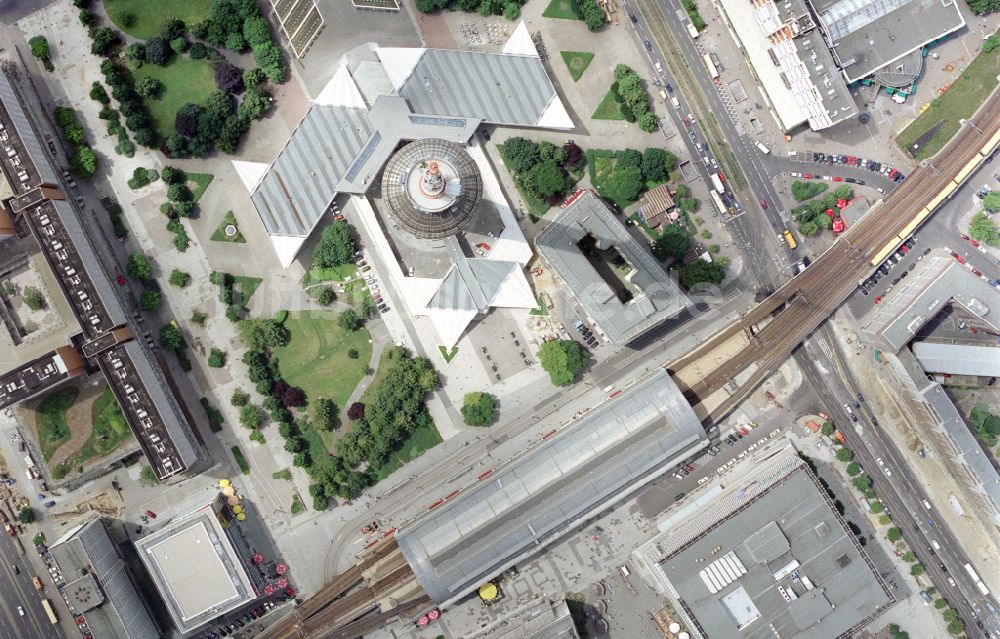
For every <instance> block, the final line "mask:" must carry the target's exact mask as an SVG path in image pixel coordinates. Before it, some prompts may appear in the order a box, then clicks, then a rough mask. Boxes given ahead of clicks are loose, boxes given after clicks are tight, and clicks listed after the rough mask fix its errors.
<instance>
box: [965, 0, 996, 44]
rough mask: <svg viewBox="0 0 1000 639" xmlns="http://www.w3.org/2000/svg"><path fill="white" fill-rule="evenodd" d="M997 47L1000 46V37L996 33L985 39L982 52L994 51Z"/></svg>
mask: <svg viewBox="0 0 1000 639" xmlns="http://www.w3.org/2000/svg"><path fill="white" fill-rule="evenodd" d="M994 1H995V0H994ZM997 4H998V5H1000V3H997ZM970 6H971V3H970ZM997 47H1000V38H998V37H997V36H996V34H994V35H991V36H989V37H988V38H986V39H985V40H983V46H982V49H981V52H982V53H993V52H994V51H996V49H997Z"/></svg>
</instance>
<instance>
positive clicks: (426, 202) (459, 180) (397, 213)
mask: <svg viewBox="0 0 1000 639" xmlns="http://www.w3.org/2000/svg"><path fill="white" fill-rule="evenodd" d="M482 195H483V183H482V180H481V179H480V177H479V168H478V167H477V166H476V163H475V162H474V161H473V159H472V158H471V157H470V156H469V154H468V153H466V152H465V150H464V149H463V148H462V147H461V146H459V145H458V144H455V143H453V142H447V141H445V140H440V139H435V138H429V139H424V140H416V141H414V142H410V143H409V144H407V145H406V146H404V147H403V148H401V149H400V150H399V151H397V152H396V154H395V155H393V156H392V157H391V158H389V162H388V164H387V165H386V167H385V172H384V173H383V174H382V199H383V201H384V202H385V203H386V205H387V206H388V208H389V215H390V216H391V219H392V221H394V222H398V223H399V224H400V225H401V226H402V227H403V228H405V229H406V230H407V231H409V232H410V234H412V235H413V236H414V237H416V238H419V239H441V238H445V237H449V236H452V235H455V234H456V233H458V232H459V231H461V230H462V229H463V228H464V227H465V226H466V225H468V223H469V222H470V221H471V219H472V215H473V213H474V212H475V209H476V206H477V205H478V204H479V200H480V199H481V198H482Z"/></svg>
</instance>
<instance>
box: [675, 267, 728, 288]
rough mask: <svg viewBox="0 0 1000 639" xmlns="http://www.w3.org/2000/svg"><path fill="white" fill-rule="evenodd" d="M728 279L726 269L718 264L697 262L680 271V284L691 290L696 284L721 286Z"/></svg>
mask: <svg viewBox="0 0 1000 639" xmlns="http://www.w3.org/2000/svg"><path fill="white" fill-rule="evenodd" d="M725 277H726V267H725V266H723V265H722V264H720V263H719V262H718V261H716V262H706V261H705V260H695V261H693V262H691V263H690V264H686V265H684V266H682V267H681V269H680V283H681V286H683V287H684V288H687V289H690V288H692V287H693V286H695V285H696V284H721V283H722V280H723V279H725Z"/></svg>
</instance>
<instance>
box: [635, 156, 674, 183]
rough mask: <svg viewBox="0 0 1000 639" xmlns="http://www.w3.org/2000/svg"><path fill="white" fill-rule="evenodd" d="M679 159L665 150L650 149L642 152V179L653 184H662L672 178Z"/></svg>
mask: <svg viewBox="0 0 1000 639" xmlns="http://www.w3.org/2000/svg"><path fill="white" fill-rule="evenodd" d="M676 164H677V158H676V157H675V156H674V155H673V154H670V153H667V152H666V151H664V150H663V149H658V148H655V147H650V148H648V149H646V150H645V151H643V152H642V166H641V167H640V168H641V169H642V177H643V179H644V180H647V181H651V182H662V181H664V180H666V179H667V178H669V177H670V171H671V169H673V168H674V166H676Z"/></svg>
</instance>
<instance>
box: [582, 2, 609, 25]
mask: <svg viewBox="0 0 1000 639" xmlns="http://www.w3.org/2000/svg"><path fill="white" fill-rule="evenodd" d="M577 10H578V11H579V13H580V19H581V20H583V22H584V24H586V25H587V29H589V30H591V31H597V30H598V29H600V28H601V27H603V26H604V22H605V20H606V19H607V18H606V16H605V15H604V10H603V9H601V8H600V7H599V6H597V2H596V1H595V0H583V1H582V2H580V3H579V5H578V9H577Z"/></svg>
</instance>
